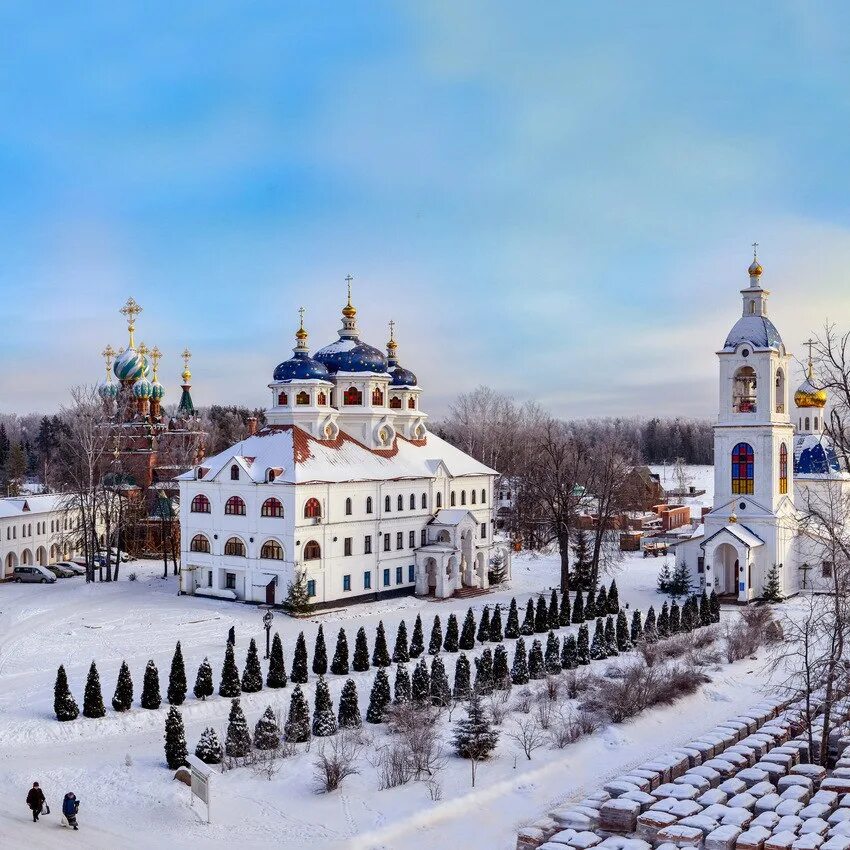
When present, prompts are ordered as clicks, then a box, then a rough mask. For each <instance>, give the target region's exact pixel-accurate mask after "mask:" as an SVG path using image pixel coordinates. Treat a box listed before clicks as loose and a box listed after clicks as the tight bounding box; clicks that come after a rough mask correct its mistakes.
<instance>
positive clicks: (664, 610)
mask: <svg viewBox="0 0 850 850" xmlns="http://www.w3.org/2000/svg"><path fill="white" fill-rule="evenodd" d="M655 631H656V632H657V633H658V637H659V638H660V639H661V640H664V638H668V637H670V609H669V608H668V607H667V603H666V602H665V603H664V604H663V605H662V606H661V613H660V614H659V615H658V624H657V625H656V627H655Z"/></svg>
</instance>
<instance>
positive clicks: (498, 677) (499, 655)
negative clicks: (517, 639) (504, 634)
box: [493, 643, 511, 691]
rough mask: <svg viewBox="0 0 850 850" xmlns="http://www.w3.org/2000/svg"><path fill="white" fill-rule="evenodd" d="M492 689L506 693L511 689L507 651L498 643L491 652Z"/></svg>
mask: <svg viewBox="0 0 850 850" xmlns="http://www.w3.org/2000/svg"><path fill="white" fill-rule="evenodd" d="M493 687H494V688H495V689H496V690H497V691H507V690H510V687H511V668H510V663H509V662H508V651H507V650H506V649H505V647H504V646H503V645H502V644H501V643H500V644H499V645H498V646H497V647H496V649H495V650H494V652H493Z"/></svg>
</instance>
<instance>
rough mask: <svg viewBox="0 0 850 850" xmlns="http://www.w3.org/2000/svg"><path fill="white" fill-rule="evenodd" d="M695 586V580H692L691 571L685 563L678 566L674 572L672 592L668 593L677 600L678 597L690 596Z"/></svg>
mask: <svg viewBox="0 0 850 850" xmlns="http://www.w3.org/2000/svg"><path fill="white" fill-rule="evenodd" d="M692 585H693V579H691V573H690V570H688V565H687V564H685V563H684V561H683V562H682V563H681V564H677V565H676V569H675V570H673V581H672V583H671V585H670V590H669V591H668V592H669V593H670V595H671V596H672V597H673V598H674V599H675V598H676V597H678V596H689V595H690V592H691V587H692Z"/></svg>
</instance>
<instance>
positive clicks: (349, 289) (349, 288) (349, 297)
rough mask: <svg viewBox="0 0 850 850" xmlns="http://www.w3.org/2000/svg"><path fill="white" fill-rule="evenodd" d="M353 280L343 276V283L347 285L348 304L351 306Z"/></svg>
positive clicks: (349, 276)
mask: <svg viewBox="0 0 850 850" xmlns="http://www.w3.org/2000/svg"><path fill="white" fill-rule="evenodd" d="M352 280H354V276H353V275H350V274H347V275H346V276H345V282H346V283H347V284H348V303H349V305H350V304H351V281H352Z"/></svg>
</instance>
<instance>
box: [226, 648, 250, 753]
mask: <svg viewBox="0 0 850 850" xmlns="http://www.w3.org/2000/svg"><path fill="white" fill-rule="evenodd" d="M228 646H229V647H231V648H232V647H233V644H232V643H228ZM224 751H225V753H227V755H229V756H230V757H231V758H242V757H243V756H247V755H248V753H250V752H251V733H250V732H249V731H248V721H247V720H245V715H244V713H243V712H242V706H240V705H239V699H238V698H237V699H234V700H233V701H232V702H231V703H230V717H229V718H228V721H227V736H226V737H225V739H224Z"/></svg>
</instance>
